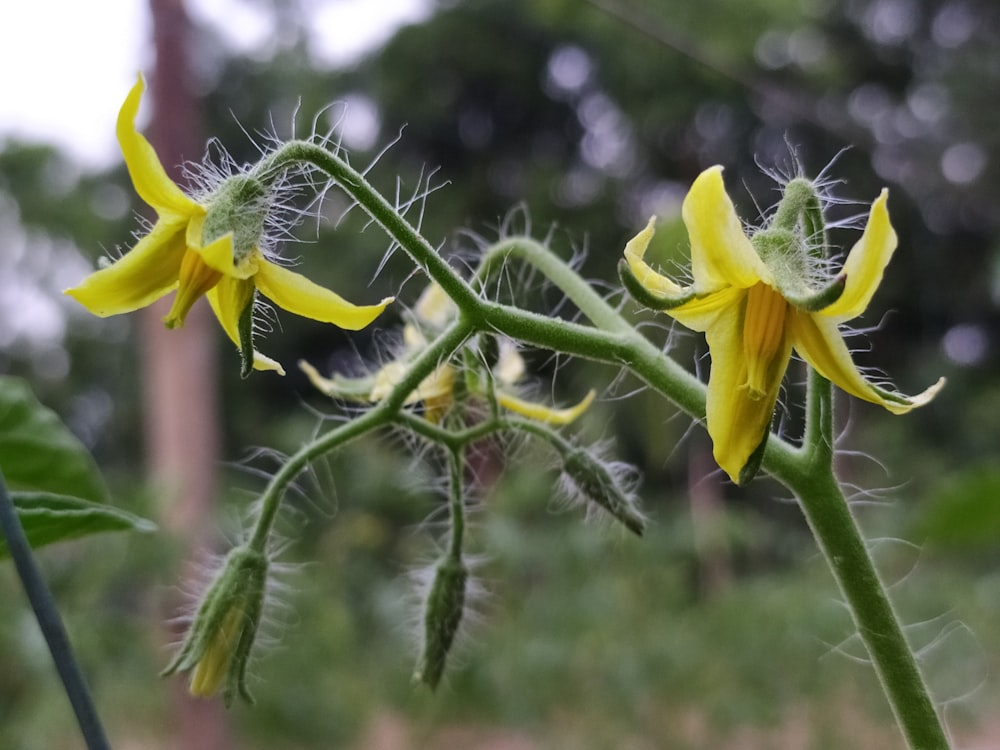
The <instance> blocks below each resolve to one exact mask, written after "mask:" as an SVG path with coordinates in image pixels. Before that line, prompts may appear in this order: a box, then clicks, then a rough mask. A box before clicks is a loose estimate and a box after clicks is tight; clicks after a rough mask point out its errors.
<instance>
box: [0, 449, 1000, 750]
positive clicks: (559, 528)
mask: <svg viewBox="0 0 1000 750" xmlns="http://www.w3.org/2000/svg"><path fill="white" fill-rule="evenodd" d="M329 469H330V476H334V477H336V490H337V495H338V497H339V500H338V501H337V503H336V504H335V506H334V504H333V503H331V502H326V503H325V504H324V503H323V502H321V503H318V504H317V503H308V502H305V503H300V504H299V505H300V516H305V515H308V516H311V521H310V522H309V523H308V525H307V526H306V527H305V530H304V533H302V534H301V541H299V542H297V543H296V544H294V545H292V547H291V548H290V549H289V551H288V552H287V553H286V555H285V558H286V559H288V560H291V561H295V560H302V561H306V562H305V564H303V565H301V566H300V567H299V568H298V569H297V570H296V571H294V572H293V573H292V575H291V576H289V577H288V578H287V581H288V583H289V585H290V588H289V592H288V593H286V594H285V595H284V598H286V599H287V600H288V601H289V603H290V605H291V606H290V608H289V610H288V611H287V612H286V613H285V614H284V615H282V616H280V617H279V618H278V619H279V620H280V621H283V623H284V624H283V626H282V627H280V628H277V629H276V630H275V629H272V632H274V634H275V636H276V640H277V643H276V645H274V646H273V647H270V648H267V649H266V653H265V654H264V655H263V657H262V658H261V659H260V660H259V661H258V662H257V664H256V666H255V668H254V670H253V671H254V674H255V676H256V678H258V679H255V680H254V681H253V683H252V690H253V691H254V693H255V696H256V698H257V701H258V703H257V705H256V706H254V707H245V706H240V707H238V708H236V709H234V710H233V711H232V712H231V714H230V716H231V717H232V719H233V721H234V723H235V725H236V727H237V730H238V732H239V735H240V737H241V745H240V746H241V747H245V748H248V750H252V749H253V748H270V747H282V748H302V749H303V750H306V749H311V748H331V747H377V746H379V743H386V742H388V741H387V740H386V739H385V737H381V736H380V735H378V732H377V728H378V727H380V726H381V727H383V728H384V727H385V726H386V723H387V722H388V723H389V725H390V726H395V727H396V728H397V734H398V735H399V736H400V737H403V738H404V739H399V740H398V743H399V744H398V746H399V747H400V748H408V747H445V748H447V747H477V746H478V745H476V740H475V738H476V737H480V738H483V737H498V736H499V737H501V738H503V737H506V738H507V739H508V740H510V742H511V743H516V742H520V743H521V744H520V745H518V744H512V745H511V746H512V747H526V748H548V747H552V748H556V747H577V748H584V749H585V750H587V749H589V748H593V749H595V750H596V749H598V748H619V747H634V748H646V747H650V748H654V747H656V748H660V747H663V748H677V749H678V750H689V749H690V750H696V749H700V748H727V747H730V748H778V749H781V748H802V747H809V748H819V749H823V748H829V749H830V750H837V749H839V748H845V749H846V748H857V747H896V746H898V739H897V736H896V733H895V729H894V728H893V724H892V719H891V717H890V715H889V712H888V708H887V707H886V705H885V702H884V699H883V698H882V697H881V694H880V692H879V689H878V686H877V684H876V681H875V677H874V674H873V673H872V671H871V669H870V668H869V667H868V666H866V665H864V664H860V663H857V662H856V661H854V660H852V658H851V655H854V656H857V655H859V651H858V649H857V645H856V644H855V643H853V642H852V641H851V639H850V638H849V636H850V634H851V632H852V631H851V625H850V622H849V619H848V617H847V614H846V612H845V611H844V610H843V608H842V607H841V606H840V605H839V604H838V602H837V598H836V593H835V591H834V588H833V584H832V581H831V580H830V579H829V576H828V574H827V572H826V570H825V568H824V566H823V564H822V562H821V561H820V560H819V559H818V558H817V557H816V555H815V554H814V552H813V550H812V547H811V543H810V542H809V541H808V539H806V538H805V537H804V536H803V535H802V534H801V531H800V530H798V529H794V528H793V529H789V528H788V527H787V525H785V524H784V523H783V522H777V521H774V520H772V519H770V518H769V516H768V515H767V514H765V513H760V512H758V510H757V509H755V508H754V507H752V506H743V505H738V504H734V505H732V506H729V508H728V510H727V515H726V519H725V524H726V533H727V537H728V539H729V541H730V548H731V551H732V560H733V561H734V562H733V571H732V574H733V576H732V583H731V585H729V586H726V587H723V588H721V589H719V590H716V591H714V592H711V593H709V594H705V593H704V592H702V591H700V590H699V585H698V575H697V573H698V571H697V565H698V561H697V558H696V555H695V553H694V549H693V546H692V543H691V541H690V540H691V537H692V534H691V530H690V525H689V521H688V516H687V513H686V512H685V506H684V505H683V504H682V499H683V498H682V497H680V496H679V497H677V498H670V499H664V500H659V501H657V502H655V503H653V504H652V505H653V507H651V508H649V510H650V511H651V513H652V515H653V523H652V524H651V526H650V529H649V532H648V533H647V535H646V536H645V537H644V538H642V539H638V538H635V537H633V536H631V535H629V534H626V533H623V532H621V531H619V529H618V528H616V527H611V526H608V527H604V526H599V525H593V524H584V523H582V522H581V520H580V516H581V513H580V512H579V511H576V510H568V511H566V510H558V509H556V508H555V506H554V504H553V503H552V502H551V501H550V500H549V498H550V496H551V490H550V484H549V480H550V479H551V477H549V476H546V475H544V474H542V473H540V472H538V471H536V470H523V471H517V472H508V473H507V474H506V475H505V476H504V478H503V479H502V481H501V482H500V484H499V486H498V487H497V491H496V492H495V493H493V494H491V495H490V497H489V498H488V499H487V500H485V501H483V502H482V503H481V507H480V509H479V510H478V511H477V512H476V514H475V521H474V524H473V528H472V531H471V542H472V546H473V550H472V551H473V552H475V553H479V554H482V555H483V560H482V561H481V562H479V563H478V564H477V567H476V570H477V573H478V577H479V579H480V580H481V582H482V583H483V585H484V588H485V590H486V591H487V592H488V593H487V594H486V595H485V596H484V597H483V598H481V599H480V600H479V601H478V602H477V603H476V604H475V606H474V610H475V612H476V616H475V617H471V618H469V619H470V620H473V621H474V622H473V623H472V625H471V627H470V628H468V631H467V637H466V638H465V642H464V643H463V644H462V645H461V646H460V647H459V649H458V652H457V654H456V655H455V656H454V658H453V659H452V660H451V663H450V668H449V670H448V672H447V674H446V678H445V682H444V684H443V685H442V686H441V688H440V689H439V690H438V692H437V693H436V694H432V693H429V692H428V691H427V690H425V689H423V688H420V687H416V686H414V685H412V684H411V682H410V673H411V670H412V668H413V664H414V661H415V654H414V652H413V649H412V642H413V635H414V633H415V631H416V627H417V620H416V613H417V609H416V606H415V604H414V601H413V597H412V594H411V586H410V582H409V580H408V577H407V572H408V571H410V570H412V569H414V568H415V567H417V566H419V565H420V564H425V563H427V562H429V561H430V559H432V556H431V553H432V551H433V545H432V544H430V543H429V541H428V537H429V534H428V529H433V528H434V526H433V524H429V525H428V524H425V523H424V521H425V519H427V517H428V515H429V513H430V512H431V511H432V510H433V508H434V507H435V503H436V502H437V501H436V500H435V498H434V495H433V493H431V492H428V491H422V492H421V491H410V490H402V489H400V487H402V486H403V484H404V481H405V480H407V479H413V478H414V476H417V475H415V474H414V472H413V469H412V466H411V464H410V463H409V462H408V461H407V460H406V459H404V458H402V457H400V456H397V455H396V454H393V453H391V452H387V451H385V450H383V449H378V448H376V447H375V444H374V443H372V444H365V443H363V444H360V445H358V446H357V447H356V448H354V449H352V450H351V451H349V452H348V453H345V454H344V455H343V456H342V457H340V458H338V459H336V460H335V461H333V462H332V464H331V466H330V467H329ZM417 484H420V482H417ZM897 512H898V511H897V510H896V509H894V508H886V509H880V510H878V511H876V513H888V514H890V515H891V514H894V513H897ZM867 513H868V512H867V511H866V514H867ZM897 520H898V519H897ZM303 522H304V519H303V518H302V517H299V518H297V519H295V520H294V522H293V523H292V524H291V526H295V525H301V524H302V523H303ZM887 525H889V526H891V525H892V523H887ZM897 525H898V524H897ZM776 547H780V548H781V549H782V550H783V552H782V554H781V555H780V557H779V558H778V559H775V557H774V555H773V549H774V548H776ZM878 556H879V559H880V562H881V564H882V568H883V570H885V571H886V575H887V578H888V580H889V581H890V583H891V584H892V585H893V595H894V597H895V598H896V600H897V601H898V602H899V603H900V607H901V610H902V612H903V616H904V619H905V620H906V621H907V622H917V621H926V622H925V624H923V625H922V626H919V627H914V628H913V630H912V635H913V638H914V642H915V643H916V644H917V646H918V647H920V648H924V647H926V648H925V649H924V651H923V655H922V656H923V659H924V662H925V665H926V668H927V670H928V673H929V677H930V681H931V685H932V688H934V689H936V690H937V696H938V698H939V699H941V700H950V699H953V698H956V697H959V696H960V695H962V694H964V693H967V692H970V691H972V694H971V695H970V696H967V697H965V698H963V699H962V700H960V701H958V702H957V703H955V704H954V705H953V706H952V707H951V708H949V711H948V719H949V722H950V723H951V725H952V726H953V728H954V729H955V730H956V731H957V732H960V733H964V734H962V735H961V736H972V734H974V733H975V732H976V731H977V728H978V727H980V726H981V725H983V723H984V722H985V721H986V720H987V719H988V717H989V715H990V714H989V710H988V707H989V706H991V705H993V706H995V705H996V703H997V698H998V689H997V686H996V684H995V680H992V681H991V680H989V679H988V675H989V674H990V672H992V673H996V671H997V669H998V667H1000V664H998V663H997V662H998V654H1000V573H997V572H996V571H995V570H992V571H991V570H989V569H983V568H982V566H978V567H977V566H975V565H971V564H970V563H969V562H968V561H967V560H965V559H963V558H962V557H961V556H959V555H949V556H943V555H934V554H931V553H926V554H925V553H923V552H922V551H920V550H914V548H912V547H911V546H908V545H905V544H902V543H888V542H887V543H883V544H880V545H879V547H878ZM43 559H44V560H45V562H46V567H47V571H48V573H49V575H50V578H51V579H52V580H53V581H54V587H55V589H56V593H57V595H58V596H59V598H60V602H61V604H62V605H63V607H64V612H65V614H66V617H67V619H68V621H69V623H70V626H71V628H72V633H73V637H74V640H75V642H76V644H77V646H78V648H79V650H80V652H81V655H82V659H83V662H84V667H85V669H86V671H87V673H88V674H89V675H90V677H91V681H92V683H93V685H94V687H95V691H96V693H97V699H98V702H99V705H100V707H101V708H102V710H103V711H104V713H105V717H106V721H107V723H108V725H109V730H110V734H111V736H112V737H113V738H131V739H130V740H129V743H128V744H127V746H128V747H150V748H153V747H169V743H168V742H167V740H168V738H169V731H170V730H169V724H168V720H167V718H166V717H167V706H168V703H169V689H168V688H169V685H167V684H166V683H165V682H163V681H161V680H159V679H158V678H157V677H156V673H157V671H158V669H159V668H161V667H162V665H163V663H164V658H165V653H164V652H163V649H162V647H160V646H159V645H157V644H158V642H159V640H160V630H159V628H160V625H159V618H160V613H159V612H158V605H157V604H156V601H157V599H158V598H159V596H160V595H161V594H162V593H163V591H164V590H165V588H166V587H169V586H171V585H172V583H173V582H172V581H171V580H170V578H169V577H168V574H167V573H166V571H167V570H168V569H169V565H168V564H167V561H168V560H169V559H170V553H169V549H168V545H167V543H166V542H165V541H164V542H162V543H160V544H151V543H149V542H148V541H143V540H139V539H132V540H128V539H112V538H111V537H108V538H107V539H102V540H101V541H98V542H89V543H88V542H87V541H83V542H80V543H73V544H67V545H60V546H58V547H56V548H53V552H52V553H51V554H49V553H46V554H45V555H44V556H43ZM761 561H764V562H761ZM0 593H2V595H3V596H4V597H5V601H7V602H13V604H9V605H8V607H7V608H6V609H7V613H8V614H7V615H6V616H5V617H3V618H0V627H2V628H3V632H2V633H0V675H2V677H0V695H2V696H3V702H2V704H0V747H4V748H7V747H11V748H25V749H26V750H33V749H34V748H52V747H60V748H61V747H74V746H76V745H75V744H74V743H75V742H76V739H75V736H74V729H73V725H72V720H71V718H70V714H69V709H68V706H67V705H66V704H65V699H64V698H63V697H62V696H61V695H60V694H59V693H58V691H57V689H56V687H55V678H54V675H53V674H52V672H51V667H50V666H49V665H48V664H47V662H46V656H45V654H44V652H41V651H40V650H39V647H38V644H37V643H35V641H36V640H37V639H35V638H34V636H33V635H32V630H31V623H30V621H29V620H27V617H26V615H25V613H23V611H20V609H19V608H20V607H21V604H20V601H21V600H20V598H19V592H18V591H17V590H16V587H15V585H14V582H13V580H12V577H11V576H10V575H9V571H7V570H3V571H2V572H0ZM15 612H20V614H17V615H16V616H15V615H14V614H13V613H15ZM841 651H843V653H841ZM845 654H846V655H845ZM984 680H985V684H984V685H983V686H980V685H981V683H983V682H984ZM373 733H374V734H373ZM380 737H381V738H380ZM70 738H72V739H70ZM135 738H141V739H135ZM397 739H398V738H397ZM484 742H485V741H484ZM373 743H374V744H373ZM116 746H117V745H116ZM483 746H485V745H483Z"/></svg>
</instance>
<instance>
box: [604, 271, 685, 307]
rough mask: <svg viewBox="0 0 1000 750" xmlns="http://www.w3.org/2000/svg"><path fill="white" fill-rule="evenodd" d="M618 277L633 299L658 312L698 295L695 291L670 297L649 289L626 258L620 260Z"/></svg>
mask: <svg viewBox="0 0 1000 750" xmlns="http://www.w3.org/2000/svg"><path fill="white" fill-rule="evenodd" d="M618 278H619V279H621V282H622V285H623V286H624V287H625V289H626V291H628V293H629V295H631V297H632V299H634V300H635V301H636V302H638V303H639V304H640V305H642V306H643V307H648V308H649V309H650V310H656V311H658V312H663V311H664V310H672V309H673V308H675V307H680V306H681V305H683V304H684V303H685V302H690V301H691V300H693V299H694V298H695V297H697V296H698V295H697V294H696V293H695V292H693V291H692V292H688V293H686V294H682V295H680V296H678V297H668V296H664V295H660V294H656V293H654V292H651V291H649V290H648V289H647V288H646V287H644V286H643V285H642V283H641V282H640V281H639V279H637V278H636V277H635V274H634V273H632V269H631V267H630V266H629V264H628V261H627V260H625V259H624V258H623V259H621V260H619V261H618Z"/></svg>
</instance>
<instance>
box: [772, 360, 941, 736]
mask: <svg viewBox="0 0 1000 750" xmlns="http://www.w3.org/2000/svg"><path fill="white" fill-rule="evenodd" d="M808 388H809V394H808V401H807V412H808V414H807V428H806V444H805V445H804V449H803V452H802V453H801V454H800V458H801V460H800V462H799V466H798V467H797V468H798V471H797V472H795V475H794V476H792V477H786V478H785V483H786V484H787V485H788V486H789V487H790V488H791V489H792V490H794V491H795V493H796V495H797V496H798V499H799V505H800V506H801V508H802V512H803V513H804V514H805V517H806V520H807V521H808V523H809V527H810V529H811V530H812V533H813V536H814V537H815V538H816V542H817V544H818V545H819V548H820V551H821V552H822V553H823V556H824V557H825V558H826V561H827V564H828V565H829V566H830V570H831V572H832V573H833V576H834V578H835V579H836V581H837V585H838V586H839V587H840V591H841V593H842V594H843V596H844V599H845V600H846V602H847V604H848V609H849V610H850V612H851V616H852V617H853V619H854V624H855V625H856V626H857V629H858V634H859V636H860V637H861V640H862V642H863V643H864V644H865V648H867V650H868V654H869V656H870V657H871V661H872V664H873V665H874V667H875V673H876V674H877V675H878V678H879V681H880V682H881V684H882V689H883V691H884V692H885V695H886V697H887V698H888V700H889V704H890V706H891V707H892V710H893V714H894V715H895V717H896V721H897V723H898V724H899V727H900V729H901V731H902V732H903V735H904V737H905V738H906V742H907V745H908V747H909V748H910V749H911V750H947V749H948V748H949V747H950V745H949V744H948V738H947V736H946V734H945V732H944V728H943V726H942V724H941V721H940V718H939V717H938V715H937V712H936V711H935V710H934V704H933V702H932V701H931V698H930V693H929V691H928V689H927V685H926V684H925V682H924V679H923V677H922V676H921V674H920V669H919V667H918V665H917V661H916V658H915V657H914V655H913V651H912V650H911V649H910V646H909V644H908V643H907V640H906V636H905V634H904V633H903V629H902V627H901V626H900V621H899V617H898V616H897V614H896V612H895V611H894V610H893V607H892V602H890V601H889V597H888V594H887V593H886V590H885V587H884V586H883V584H882V581H881V579H880V578H879V575H878V572H877V570H876V569H875V563H874V561H873V560H872V557H871V555H870V554H869V552H868V547H867V545H866V544H865V541H864V537H863V536H862V534H861V529H860V528H859V527H858V524H857V522H856V520H855V518H854V516H853V514H852V513H851V509H850V506H849V504H848V502H847V499H846V498H845V497H844V493H843V491H842V489H841V487H840V484H839V482H837V479H836V477H835V476H834V472H833V416H832V415H833V409H832V401H833V398H832V393H831V391H832V388H831V385H830V382H829V381H828V380H826V379H825V378H823V377H822V376H821V375H818V374H816V373H813V372H810V376H809V386H808Z"/></svg>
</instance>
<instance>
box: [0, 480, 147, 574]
mask: <svg viewBox="0 0 1000 750" xmlns="http://www.w3.org/2000/svg"><path fill="white" fill-rule="evenodd" d="M11 499H12V500H13V502H14V507H15V508H16V509H17V516H18V518H20V519H21V526H23V527H24V533H25V535H26V536H27V537H28V542H29V543H30V544H31V546H32V548H33V549H37V548H38V547H42V546H44V545H46V544H52V543H53V542H61V541H64V540H66V539H75V538H77V537H81V536H88V535H90V534H99V533H101V532H104V531H142V532H151V531H155V530H156V524H154V523H153V522H152V521H147V520H146V519H145V518H140V517H139V516H135V515H132V514H131V513H127V512H125V511H123V510H119V509H118V508H114V507H112V506H110V505H100V504H98V503H91V502H88V501H87V500H81V499H80V498H78V497H70V496H68V495H57V494H54V493H51V492H12V493H11ZM8 555H9V551H8V549H7V543H6V542H5V541H4V539H3V536H2V535H0V559H3V558H5V557H7V556H8Z"/></svg>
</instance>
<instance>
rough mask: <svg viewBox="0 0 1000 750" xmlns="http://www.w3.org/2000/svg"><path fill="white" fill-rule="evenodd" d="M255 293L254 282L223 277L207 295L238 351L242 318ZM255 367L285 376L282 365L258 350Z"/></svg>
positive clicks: (255, 353)
mask: <svg viewBox="0 0 1000 750" xmlns="http://www.w3.org/2000/svg"><path fill="white" fill-rule="evenodd" d="M253 291H254V286H253V281H247V280H244V279H234V278H232V277H230V276H223V277H222V279H220V281H219V283H218V284H216V285H215V286H214V287H213V288H212V289H210V290H209V291H208V292H207V293H206V294H205V297H206V299H208V303H209V304H210V305H211V306H212V312H214V313H215V317H216V318H218V319H219V323H220V324H221V325H222V329H223V330H224V331H225V332H226V335H227V336H229V339H230V340H231V341H232V342H233V343H234V344H236V348H237V349H239V348H240V329H239V326H240V316H241V315H242V314H243V311H244V310H246V306H247V305H249V304H251V301H252V299H253ZM253 367H254V369H255V370H270V371H273V372H276V373H278V374H279V375H284V374H285V369H284V368H283V367H282V366H281V364H280V363H278V362H276V361H275V360H273V359H271V358H270V357H265V356H264V355H263V354H261V353H260V352H258V351H256V350H255V351H254V353H253Z"/></svg>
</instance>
